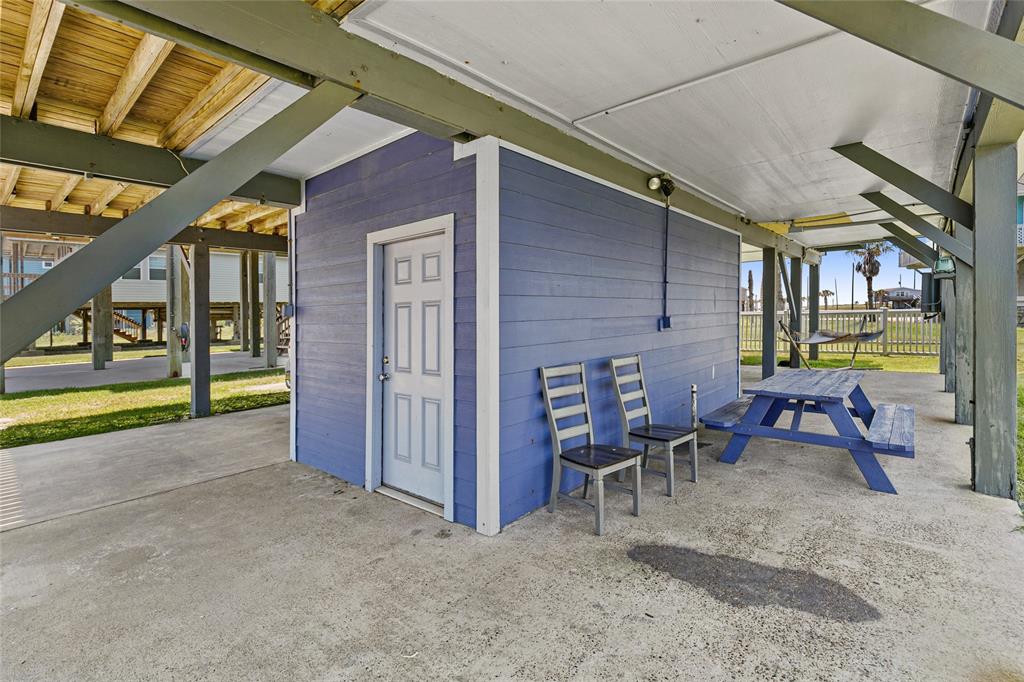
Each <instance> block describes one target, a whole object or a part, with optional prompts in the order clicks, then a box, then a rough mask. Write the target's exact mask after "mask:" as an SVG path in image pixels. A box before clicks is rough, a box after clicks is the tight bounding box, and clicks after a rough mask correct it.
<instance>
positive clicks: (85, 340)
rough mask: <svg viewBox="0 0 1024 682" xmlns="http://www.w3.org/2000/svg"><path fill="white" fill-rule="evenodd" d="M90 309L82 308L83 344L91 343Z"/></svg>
mask: <svg viewBox="0 0 1024 682" xmlns="http://www.w3.org/2000/svg"><path fill="white" fill-rule="evenodd" d="M89 319H90V317H89V311H88V310H86V309H82V345H83V346H84V345H85V344H87V343H89Z"/></svg>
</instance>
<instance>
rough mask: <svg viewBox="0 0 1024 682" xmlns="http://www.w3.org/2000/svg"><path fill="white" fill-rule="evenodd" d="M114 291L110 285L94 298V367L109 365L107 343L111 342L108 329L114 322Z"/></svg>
mask: <svg viewBox="0 0 1024 682" xmlns="http://www.w3.org/2000/svg"><path fill="white" fill-rule="evenodd" d="M112 299H113V292H112V291H111V288H110V287H109V286H108V287H106V288H105V289H103V290H102V291H100V292H99V293H98V294H96V295H95V296H93V298H92V309H91V313H92V314H91V315H90V317H91V318H92V368H93V369H106V367H107V344H108V343H109V341H108V339H109V336H108V332H107V330H108V329H110V328H112V324H113V318H112V314H113V300H112Z"/></svg>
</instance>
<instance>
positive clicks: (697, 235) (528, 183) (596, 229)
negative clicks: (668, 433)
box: [499, 149, 740, 525]
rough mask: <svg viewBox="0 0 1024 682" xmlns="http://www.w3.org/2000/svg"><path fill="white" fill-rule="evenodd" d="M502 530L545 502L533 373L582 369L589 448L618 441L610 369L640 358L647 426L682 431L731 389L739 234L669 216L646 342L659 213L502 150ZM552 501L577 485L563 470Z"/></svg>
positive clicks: (546, 467)
mask: <svg viewBox="0 0 1024 682" xmlns="http://www.w3.org/2000/svg"><path fill="white" fill-rule="evenodd" d="M500 164H501V168H500V185H501V190H500V200H499V206H500V208H499V210H500V216H501V217H500V242H501V243H500V256H499V258H500V264H501V271H500V302H501V305H500V330H501V336H500V349H501V350H500V352H501V366H500V374H501V379H500V394H501V413H500V428H501V447H500V451H501V455H500V498H501V523H502V525H505V524H507V523H509V522H511V521H513V520H515V519H516V518H519V517H520V516H522V515H524V514H526V513H528V512H529V511H531V510H533V509H537V508H538V507H540V506H542V505H543V504H545V503H546V502H547V497H548V494H549V490H550V485H551V458H552V448H551V438H550V434H549V430H548V424H547V420H546V416H545V412H544V403H543V400H542V397H541V386H540V378H539V372H538V368H539V367H541V366H544V365H558V364H565V363H570V362H579V361H585V362H586V369H587V381H588V390H589V392H590V399H591V410H592V413H593V418H594V424H595V429H596V436H597V439H598V440H599V441H601V442H610V443H615V444H618V443H619V442H620V441H621V438H622V435H621V433H620V426H619V417H618V411H617V407H616V398H615V393H614V388H613V385H612V382H611V378H610V369H609V362H608V360H609V358H611V357H613V356H620V355H627V354H632V353H637V352H639V353H641V356H642V359H643V362H644V372H645V375H646V379H647V383H648V389H649V394H650V398H651V402H652V408H653V413H654V419H655V421H658V422H662V423H673V424H683V425H688V424H689V423H690V407H689V406H690V398H689V394H690V384H691V383H696V384H698V386H699V411H700V413H701V414H703V413H704V412H707V411H710V410H712V409H715V408H717V407H719V406H721V405H722V404H724V403H726V402H729V401H730V400H733V399H735V398H736V396H737V393H738V390H739V367H738V358H739V343H738V340H739V268H740V261H739V251H740V239H739V236H738V235H736V234H734V233H731V232H728V231H725V230H722V229H719V228H716V227H713V226H711V225H708V224H706V223H704V222H702V221H698V220H695V219H692V218H689V217H687V216H684V215H681V214H679V213H676V212H671V213H670V214H669V215H670V223H669V228H670V229H669V238H668V247H669V287H668V297H669V303H668V312H669V314H670V315H671V316H672V328H671V329H670V330H667V331H662V332H659V331H658V330H657V322H658V319H659V317H660V316H661V312H662V280H663V276H662V272H663V271H662V262H663V257H664V250H663V249H664V243H665V222H664V221H665V208H664V207H663V206H658V205H656V204H653V203H650V202H648V201H644V200H642V199H639V198H636V197H634V196H632V195H629V194H626V193H624V192H621V191H619V190H616V189H613V188H610V187H607V186H605V185H602V184H599V183H597V182H593V181H591V180H588V179H585V178H582V177H580V176H578V175H575V174H572V173H569V172H566V171H564V170H561V169H558V168H556V167H554V166H551V165H548V164H546V163H543V162H541V161H538V160H535V159H533V158H529V157H526V156H524V155H522V154H519V153H516V152H514V151H511V150H508V149H502V150H501V155H500ZM564 481H565V484H564V485H563V489H569V488H572V487H575V486H576V485H578V484H579V483H581V482H582V478H580V477H577V476H576V475H575V474H573V473H572V472H569V473H567V474H566V475H565V476H564Z"/></svg>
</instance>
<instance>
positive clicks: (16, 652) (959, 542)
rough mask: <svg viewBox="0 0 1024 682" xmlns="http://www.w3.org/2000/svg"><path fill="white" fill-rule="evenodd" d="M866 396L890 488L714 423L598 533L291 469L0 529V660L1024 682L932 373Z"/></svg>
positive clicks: (330, 674) (992, 550)
mask: <svg viewBox="0 0 1024 682" xmlns="http://www.w3.org/2000/svg"><path fill="white" fill-rule="evenodd" d="M865 388H866V390H867V392H868V394H869V396H871V397H872V398H873V399H874V400H875V401H876V402H879V401H899V402H913V403H914V404H916V405H917V409H918V412H917V414H918V420H917V458H916V459H914V460H905V459H899V458H887V459H886V460H885V462H884V465H885V468H886V470H887V471H888V473H889V474H890V476H891V477H892V479H893V482H894V483H895V485H896V487H897V488H898V489H899V491H900V494H899V495H898V496H893V495H884V494H880V493H874V492H871V491H870V490H868V489H867V488H866V487H865V485H864V482H863V480H862V479H861V477H860V474H859V473H858V471H857V469H856V467H855V466H854V465H853V463H852V461H851V460H850V458H849V456H848V455H847V454H844V453H842V452H838V451H834V450H829V449H822V448H816V447H811V446H799V445H794V444H787V443H779V442H774V441H760V442H759V441H754V442H753V443H752V444H751V446H750V447H748V449H747V451H746V453H745V454H744V456H743V458H742V459H741V460H740V462H739V463H738V464H736V465H733V466H730V465H725V464H720V463H718V462H717V461H715V457H716V456H717V455H718V454H719V453H720V452H721V449H722V447H723V445H724V441H725V438H724V437H723V434H720V433H715V432H708V433H705V434H703V435H702V437H701V441H702V442H704V443H706V445H705V446H704V447H702V448H701V449H700V457H701V466H702V472H701V476H702V478H701V481H700V482H699V483H698V484H696V485H694V484H690V483H688V482H687V483H683V484H682V485H680V486H679V491H678V492H677V496H676V498H674V499H669V498H666V497H664V496H663V495H660V494H657V493H658V492H660V491H659V484H662V485H663V481H662V480H661V479H656V478H649V479H647V480H645V482H644V483H645V486H646V488H645V497H644V510H643V514H642V516H640V517H639V518H634V517H631V516H630V515H629V514H628V509H629V498H628V496H627V495H622V494H610V495H609V498H608V501H609V507H610V508H609V519H608V526H609V529H608V534H607V535H605V536H604V537H602V538H597V537H595V536H593V535H592V534H591V528H592V516H591V515H590V514H589V513H587V510H583V509H578V508H576V507H574V506H572V505H563V508H561V509H560V510H559V512H558V513H557V514H555V515H550V514H548V513H546V512H544V511H538V512H535V513H533V514H531V515H529V516H527V517H525V518H524V519H521V520H520V521H518V522H516V523H514V524H512V525H511V526H510V527H508V528H506V529H505V530H504V531H503V532H502V533H501V534H500V535H499V536H497V537H494V538H486V537H483V536H480V535H477V534H475V533H474V532H473V531H471V530H470V529H468V528H464V527H461V526H456V525H452V524H448V523H445V522H444V521H443V520H441V519H439V518H437V517H434V516H431V515H429V514H427V513H425V512H421V511H419V510H417V509H414V508H412V507H409V506H406V505H403V504H401V503H399V502H396V501H394V500H391V499H389V498H386V497H384V496H382V495H376V494H368V493H366V492H364V491H363V490H361V489H360V488H358V487H355V486H351V485H348V484H345V483H342V482H340V481H338V480H337V479H334V478H332V477H330V476H328V475H326V474H322V473H320V472H317V471H315V470H313V469H310V468H307V467H305V466H302V465H299V464H294V463H291V462H283V463H279V464H272V465H270V466H264V467H262V468H256V469H254V470H251V471H246V472H244V473H239V474H237V475H233V476H221V477H219V478H215V479H213V480H210V481H207V482H203V483H198V484H195V485H190V486H185V487H178V488H176V489H174V490H171V491H170V492H166V493H163V494H156V495H149V496H146V497H142V498H141V499H137V500H134V501H130V502H125V503H123V504H115V505H112V506H105V507H102V508H99V509H96V510H94V511H88V512H84V513H78V514H74V515H71V516H64V517H61V518H58V519H55V520H51V521H47V522H44V523H38V524H35V525H30V526H26V527H22V528H16V529H14V530H10V531H6V532H4V533H2V534H0V550H2V573H0V580H2V588H3V600H2V605H0V606H2V608H0V624H2V630H3V656H2V662H0V666H2V667H0V674H2V675H3V677H4V679H19V680H33V679H40V680H59V679H67V680H85V679H102V680H121V679H142V678H145V679H167V680H170V679H174V680H183V679H189V680H191V679H225V680H248V679H327V680H345V679H367V678H371V677H372V678H374V679H441V678H444V679H461V680H476V679H481V678H489V679H510V678H511V679H552V680H562V679H573V680H591V679H619V678H622V679H664V680H677V679H701V680H704V679H776V680H790V679H792V680H797V679H799V680H803V679H837V680H845V679H876V680H877V679H894V680H895V679H899V680H952V679H970V680H1018V679H1021V678H1022V676H1024V608H1022V606H1024V581H1022V580H1021V576H1022V569H1024V533H1022V532H1015V530H1016V529H1019V528H1020V527H1021V526H1022V525H1024V519H1022V517H1021V515H1020V513H1019V510H1018V508H1017V506H1016V505H1015V504H1014V503H1013V502H1011V501H1008V500H1002V499H995V498H991V497H984V496H981V495H977V494H974V493H972V492H970V491H969V490H968V489H967V482H968V480H969V466H968V456H967V452H966V449H965V448H964V446H963V445H962V443H963V442H964V441H965V440H966V439H967V436H968V433H969V429H967V428H965V427H961V426H956V425H954V424H952V423H951V420H950V419H949V415H950V414H952V409H953V404H952V396H950V395H947V394H943V393H940V392H939V390H940V388H941V379H940V378H939V377H937V376H932V375H897V374H881V373H875V374H869V375H868V377H867V378H866V380H865ZM251 414H262V413H259V412H257V413H251ZM266 414H267V415H268V418H273V417H274V415H273V414H272V413H271V411H270V410H268V411H266ZM226 419H228V417H217V418H214V419H211V420H206V421H204V422H202V424H201V425H200V426H201V429H200V430H199V431H194V432H193V433H192V434H191V435H192V436H193V437H196V438H202V437H203V436H204V434H209V435H211V436H212V434H213V433H214V432H215V431H216V430H217V429H218V427H219V426H221V425H224V424H226V422H224V421H221V420H226ZM805 419H806V420H811V419H814V420H816V421H814V422H813V423H814V424H820V425H821V426H822V428H825V427H824V424H822V423H821V418H820V417H818V416H807V417H805ZM218 422H219V423H218ZM807 423H811V422H807ZM189 427H192V428H196V425H195V424H180V425H173V426H171V428H172V429H173V428H180V429H182V432H181V433H182V438H181V439H178V440H179V441H180V442H182V443H183V442H184V435H185V431H184V429H186V428H189ZM157 428H160V427H157ZM104 438H107V437H106V436H99V437H95V439H96V440H91V439H81V440H82V441H86V440H90V442H89V443H88V444H85V443H83V447H85V446H86V445H88V449H91V448H97V447H102V446H103V443H102V439H104ZM235 443H236V447H237V448H239V449H245V450H246V451H252V450H254V449H264V450H268V451H274V452H277V453H279V454H281V455H282V456H283V453H284V452H285V450H286V446H285V439H284V437H283V436H280V435H267V436H260V435H256V436H254V435H251V434H250V433H249V432H246V431H236V432H235ZM143 444H144V443H143V442H141V441H140V446H141V445H143ZM254 446H255V447H254ZM179 447H181V446H179ZM191 447H192V448H193V449H194V450H198V451H200V452H207V451H210V452H214V453H218V452H222V451H223V449H224V448H223V446H221V445H217V446H216V447H207V446H204V445H203V444H202V441H198V442H197V441H192V442H191ZM13 453H14V458H15V460H16V461H21V453H20V452H19V451H17V450H15V451H13ZM134 453H135V456H137V457H139V458H142V457H147V456H149V454H148V453H149V451H148V450H144V449H142V448H141V447H140V448H138V449H136V450H134ZM243 466H244V465H243ZM26 471H27V470H26ZM22 473H23V472H19V473H18V476H19V477H21V476H22ZM24 475H25V476H26V477H27V476H28V475H29V474H28V473H25V474H24ZM38 475H39V474H38V473H36V474H32V476H33V477H35V476H38ZM112 487H116V486H112Z"/></svg>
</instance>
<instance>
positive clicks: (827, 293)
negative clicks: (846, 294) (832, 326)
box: [818, 289, 836, 310]
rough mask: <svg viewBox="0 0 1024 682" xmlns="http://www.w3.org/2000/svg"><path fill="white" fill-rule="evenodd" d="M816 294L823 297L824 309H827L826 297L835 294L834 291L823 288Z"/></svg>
mask: <svg viewBox="0 0 1024 682" xmlns="http://www.w3.org/2000/svg"><path fill="white" fill-rule="evenodd" d="M818 295H819V296H821V297H822V298H823V299H825V310H828V298H829V296H835V295H836V292H834V291H832V290H831V289H825V290H824V291H821V292H819V293H818Z"/></svg>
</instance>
